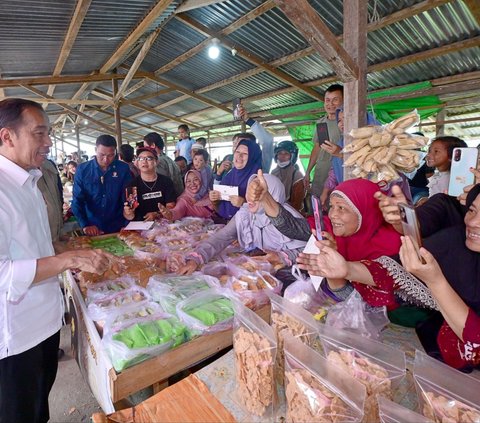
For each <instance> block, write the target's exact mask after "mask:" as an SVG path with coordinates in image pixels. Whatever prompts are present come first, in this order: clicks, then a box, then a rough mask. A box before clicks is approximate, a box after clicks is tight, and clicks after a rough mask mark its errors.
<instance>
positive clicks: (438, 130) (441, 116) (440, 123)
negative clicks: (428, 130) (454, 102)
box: [435, 109, 447, 137]
mask: <svg viewBox="0 0 480 423" xmlns="http://www.w3.org/2000/svg"><path fill="white" fill-rule="evenodd" d="M446 115H447V111H446V110H445V109H442V110H440V111H439V112H438V113H437V118H436V125H435V136H436V137H441V136H443V135H445V123H444V121H445V117H446Z"/></svg>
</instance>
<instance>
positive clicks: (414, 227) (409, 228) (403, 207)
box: [398, 203, 425, 263]
mask: <svg viewBox="0 0 480 423" xmlns="http://www.w3.org/2000/svg"><path fill="white" fill-rule="evenodd" d="M398 208H399V209H400V218H401V220H402V228H403V235H405V236H409V237H410V238H411V240H412V242H413V246H414V247H415V250H416V251H417V256H418V258H419V259H420V260H421V261H422V263H425V261H424V260H423V258H422V256H421V255H420V247H421V246H422V236H421V235H420V225H419V224H418V220H417V215H416V213H415V209H414V208H413V207H412V206H409V205H408V204H405V203H399V204H398Z"/></svg>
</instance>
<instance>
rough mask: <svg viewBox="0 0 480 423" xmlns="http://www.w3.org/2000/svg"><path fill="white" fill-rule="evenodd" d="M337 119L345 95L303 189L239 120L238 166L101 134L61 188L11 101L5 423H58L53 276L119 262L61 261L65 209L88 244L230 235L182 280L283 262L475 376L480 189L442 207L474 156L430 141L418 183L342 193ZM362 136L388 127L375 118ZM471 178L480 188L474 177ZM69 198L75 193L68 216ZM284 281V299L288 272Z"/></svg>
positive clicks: (67, 168)
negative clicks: (409, 222) (150, 229)
mask: <svg viewBox="0 0 480 423" xmlns="http://www.w3.org/2000/svg"><path fill="white" fill-rule="evenodd" d="M342 106H343V87H342V86H340V85H332V86H331V87H329V88H328V89H327V90H326V92H325V102H324V107H325V116H324V117H323V118H322V119H321V120H320V121H319V123H325V124H326V125H327V127H328V134H329V139H328V140H323V141H322V142H320V140H319V139H318V134H317V132H315V135H314V137H313V145H314V147H313V150H312V152H311V155H310V157H309V162H308V166H307V168H306V173H305V175H303V173H302V171H301V170H300V166H299V165H298V160H299V149H298V147H297V145H296V143H295V142H293V141H282V142H280V143H278V144H277V145H276V146H275V145H274V140H273V136H272V135H271V134H270V133H269V132H268V131H267V130H266V129H265V128H264V127H263V126H262V124H261V123H260V122H258V121H255V120H254V119H252V118H251V117H250V116H249V114H248V112H247V110H246V109H245V107H244V106H243V105H242V106H240V116H241V118H242V119H243V121H244V122H245V123H246V125H248V126H249V128H250V131H248V132H245V133H239V134H236V135H235V136H234V137H233V139H232V152H231V154H228V155H227V156H226V157H225V158H224V159H223V160H221V161H220V162H219V163H216V165H214V166H213V167H212V166H211V160H210V157H209V153H208V150H207V148H206V140H205V139H204V138H198V139H196V140H195V139H193V138H192V137H191V136H190V131H189V128H188V126H187V125H180V126H179V127H178V136H179V140H178V142H177V143H176V145H175V158H174V159H172V158H170V157H169V156H168V155H167V154H166V153H165V144H164V140H163V138H162V137H161V136H160V135H159V134H157V133H154V132H152V133H149V134H147V135H145V137H144V138H143V140H141V141H140V142H139V143H138V144H137V146H136V149H135V148H134V147H132V146H129V145H122V146H121V148H120V150H119V151H117V143H116V140H115V138H114V137H113V136H111V135H106V134H105V135H100V136H99V137H98V138H97V140H96V147H95V156H94V157H92V158H91V159H90V160H80V157H78V155H77V157H73V156H72V157H70V158H69V159H70V160H67V161H66V163H65V164H64V166H63V169H62V170H63V172H62V173H61V174H60V173H59V170H58V168H57V166H56V165H55V163H52V162H51V161H50V160H48V157H49V153H50V148H51V146H52V143H51V139H50V135H49V134H50V123H49V121H48V117H47V115H46V113H45V112H44V110H43V109H42V107H41V106H40V105H39V104H37V103H35V102H32V101H27V100H21V99H8V100H3V101H1V102H0V186H1V190H0V220H1V225H0V289H1V291H2V293H3V295H2V305H1V310H0V326H1V327H2V332H1V335H0V422H13V421H29V422H37V421H38V422H43V421H47V420H48V418H49V412H48V394H49V392H50V389H51V387H52V385H53V382H54V380H55V376H56V371H57V350H58V346H59V338H60V335H59V333H60V332H59V330H60V327H61V324H62V316H63V300H62V294H61V290H60V286H59V281H58V276H57V275H58V274H59V273H61V272H63V271H64V270H66V269H71V268H75V269H80V270H85V271H89V272H95V273H102V272H104V271H105V270H106V267H107V266H108V265H109V263H110V261H109V260H110V257H109V255H108V253H104V252H102V251H100V250H76V251H64V252H62V250H61V245H60V244H59V243H58V241H59V240H60V239H61V236H62V226H63V222H64V219H65V211H66V210H69V211H70V214H73V216H74V217H75V219H76V222H77V224H78V225H79V227H80V228H81V230H82V231H83V233H84V234H85V235H87V236H96V235H101V234H108V233H115V232H118V231H120V230H121V229H122V228H123V227H125V226H126V225H127V224H128V222H129V221H132V220H134V221H154V220H156V219H160V218H165V219H169V220H171V221H175V220H179V219H182V218H183V217H186V216H193V217H201V218H209V219H212V220H213V221H214V222H216V223H223V224H225V226H224V227H223V229H221V230H219V231H218V232H215V233H214V234H213V235H211V236H210V238H208V239H206V240H204V241H203V242H202V243H201V244H200V245H199V246H198V248H197V249H196V251H195V252H192V253H190V254H189V255H188V256H187V257H186V264H185V266H184V267H182V268H181V269H180V270H179V273H181V274H190V273H192V272H194V271H195V270H197V269H199V268H200V267H201V266H202V265H204V264H205V263H207V262H208V261H209V260H210V259H212V258H213V257H215V256H217V255H218V254H219V253H220V252H221V251H223V250H224V249H225V247H227V246H228V245H229V244H231V243H232V242H233V241H237V242H238V243H239V245H240V246H241V247H242V248H244V249H245V251H251V250H256V249H257V250H261V251H263V252H264V253H267V254H275V255H277V256H278V260H279V261H280V262H281V263H283V265H284V267H285V268H291V267H292V266H294V265H296V266H298V267H299V268H300V269H301V270H302V271H303V272H304V273H305V275H306V276H308V275H310V276H320V277H322V278H323V281H322V283H321V289H322V291H323V292H325V293H327V294H328V296H329V297H330V298H332V299H334V301H336V302H341V301H344V300H345V299H347V298H348V297H349V295H350V294H351V293H352V292H354V291H356V292H358V293H359V294H360V295H361V297H362V299H363V301H364V302H366V303H367V304H368V305H369V306H371V307H382V306H386V308H387V310H388V313H389V317H390V319H391V320H392V321H395V322H399V323H401V324H405V325H410V326H415V327H416V329H417V334H418V336H419V338H420V341H421V342H422V345H423V346H424V348H425V350H426V351H427V353H428V354H430V355H431V356H433V357H435V358H438V359H439V360H442V361H444V362H446V363H447V364H449V365H451V366H452V367H455V368H457V369H461V370H463V371H470V370H472V369H473V368H475V367H478V366H479V365H480V279H479V275H480V254H479V253H480V196H479V194H480V184H479V185H470V186H468V187H466V188H465V192H464V193H463V194H461V195H460V196H459V197H458V198H457V197H453V196H449V195H447V194H446V193H445V192H446V190H447V189H448V183H449V173H450V166H451V162H452V153H453V149H454V148H464V147H466V144H465V142H464V141H462V140H461V139H459V138H457V137H452V136H440V137H437V138H435V139H434V140H432V142H431V143H430V144H429V149H428V153H427V154H426V160H425V162H424V163H421V165H420V166H419V169H418V170H417V172H416V174H415V175H414V176H411V175H409V176H411V177H410V178H407V177H406V176H405V175H400V178H399V179H398V180H394V181H393V182H392V183H390V184H387V185H385V184H383V185H382V184H376V183H374V182H372V181H369V180H367V179H349V180H344V179H343V158H342V157H343V156H342V154H341V150H342V148H343V109H342ZM367 121H368V122H369V123H370V124H378V122H376V121H375V118H374V117H373V116H371V115H370V114H367ZM312 172H313V177H312V178H311V177H310V175H311V173H312ZM471 172H472V173H474V174H475V176H476V177H480V171H478V170H477V169H471ZM65 186H67V187H70V189H71V192H72V199H71V204H66V205H65V204H64V201H63V197H62V195H63V193H64V190H65ZM310 195H312V196H315V197H317V198H318V199H319V203H320V207H321V208H323V209H324V210H325V214H324V216H323V219H322V222H321V224H322V229H321V237H320V234H319V233H316V235H317V238H318V239H317V240H316V241H315V245H316V247H317V249H318V252H317V253H304V252H303V250H304V248H305V246H306V244H307V242H308V240H309V238H310V237H311V236H312V230H314V229H315V228H316V225H315V220H314V219H313V218H312V217H311V216H310V214H311V207H310V206H309V202H308V201H306V197H308V196H310ZM399 203H406V204H413V203H416V208H415V211H416V215H417V218H418V220H419V224H420V230H421V236H422V239H423V247H422V248H420V249H419V251H417V249H416V246H415V244H414V240H412V239H411V238H410V237H409V236H406V235H404V234H403V226H402V224H401V223H402V222H401V220H402V216H401V214H400V209H399V206H398V204H399ZM317 224H318V221H317ZM320 238H321V239H320ZM392 269H394V270H395V271H392ZM282 270H284V269H282ZM280 273H281V272H279V275H280ZM283 274H287V277H285V278H283V282H284V286H288V284H289V283H291V282H292V280H291V278H289V277H288V275H289V272H283ZM278 277H279V278H280V276H278ZM415 283H420V284H422V285H423V286H424V287H426V288H428V289H427V291H428V292H429V296H428V298H429V299H428V300H425V298H415V295H414V294H412V292H417V290H415V289H413V288H415V287H414V286H413V287H412V286H409V284H415ZM409 288H411V289H409ZM429 301H430V303H429ZM431 302H433V303H435V305H436V306H435V307H431ZM432 308H434V309H435V310H432ZM412 316H415V317H412Z"/></svg>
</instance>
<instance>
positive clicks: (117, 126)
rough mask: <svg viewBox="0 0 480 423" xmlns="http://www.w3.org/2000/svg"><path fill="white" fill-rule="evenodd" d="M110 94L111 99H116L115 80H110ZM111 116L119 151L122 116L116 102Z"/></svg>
mask: <svg viewBox="0 0 480 423" xmlns="http://www.w3.org/2000/svg"><path fill="white" fill-rule="evenodd" d="M115 73H116V72H115ZM112 93H113V97H114V98H117V96H118V81H117V80H116V79H112ZM113 115H114V119H115V136H116V140H117V150H120V146H121V145H122V115H121V112H120V106H119V104H118V102H114V105H113Z"/></svg>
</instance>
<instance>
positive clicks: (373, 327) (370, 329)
mask: <svg viewBox="0 0 480 423" xmlns="http://www.w3.org/2000/svg"><path fill="white" fill-rule="evenodd" d="M389 322H390V321H389V320H388V317H387V310H386V307H370V306H369V305H368V304H367V303H366V302H365V301H363V299H362V296H361V295H360V294H359V292H358V291H356V290H354V291H353V292H352V293H351V294H350V295H349V297H348V298H347V299H346V300H345V301H342V302H340V303H337V304H336V305H334V306H332V307H330V309H329V311H328V315H327V319H326V321H325V324H326V325H327V326H332V327H334V328H337V329H346V330H349V331H352V332H355V333H358V334H360V335H363V336H367V337H369V338H372V339H379V338H380V332H381V330H382V329H383V328H384V327H385V326H386V325H388V323H389Z"/></svg>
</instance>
